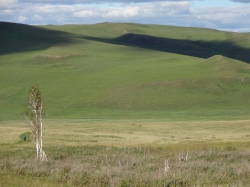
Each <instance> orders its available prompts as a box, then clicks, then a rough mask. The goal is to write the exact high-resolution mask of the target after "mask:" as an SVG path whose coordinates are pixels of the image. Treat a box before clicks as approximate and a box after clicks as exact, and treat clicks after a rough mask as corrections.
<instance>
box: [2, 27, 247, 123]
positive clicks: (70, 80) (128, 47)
mask: <svg viewBox="0 0 250 187" xmlns="http://www.w3.org/2000/svg"><path fill="white" fill-rule="evenodd" d="M0 34H1V39H0V40H1V42H0V54H1V55H0V80H1V84H0V88H1V91H0V106H1V107H0V119H1V120H7V119H18V118H20V116H21V113H22V111H24V110H25V109H26V104H27V90H28V89H29V87H30V86H31V85H33V84H34V83H37V84H38V85H39V86H40V89H41V91H42V94H43V96H44V101H45V104H46V113H47V114H48V117H49V118H165V119H167V120H182V119H187V118H188V119H207V118H210V119H222V118H227V119H235V118H237V119H243V118H248V117H249V111H248V109H249V105H250V100H249V99H248V97H249V94H250V87H249V84H250V79H249V78H250V73H249V71H250V66H249V64H248V62H250V56H249V55H247V54H249V50H250V43H249V37H250V36H249V35H248V34H239V33H231V32H221V31H216V30H208V29H198V28H182V27H171V26H158V25H138V24H119V23H102V24H96V25H62V26H53V25H49V26H40V27H38V26H37V27H34V26H28V25H20V24H13V23H0ZM2 36H4V37H2Z"/></svg>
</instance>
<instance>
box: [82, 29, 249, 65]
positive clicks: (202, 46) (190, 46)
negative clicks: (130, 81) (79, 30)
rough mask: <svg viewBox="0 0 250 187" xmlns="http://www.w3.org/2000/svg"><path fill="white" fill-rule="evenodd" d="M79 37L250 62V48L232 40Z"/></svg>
mask: <svg viewBox="0 0 250 187" xmlns="http://www.w3.org/2000/svg"><path fill="white" fill-rule="evenodd" d="M77 37H78V38H83V39H87V40H94V41H99V42H106V43H111V44H118V45H126V46H135V47H140V48H145V49H151V50H158V51H163V52H169V53H176V54H180V55H187V56H193V57H199V58H209V57H211V56H214V55H223V56H225V57H228V58H232V59H236V60H240V61H243V62H247V63H250V55H249V54H250V49H249V48H243V47H240V46H237V45H236V44H235V43H233V42H230V41H218V42H216V41H211V42H206V41H192V40H180V39H170V38H160V37H153V36H149V35H141V34H133V33H128V34H125V35H122V36H120V37H118V38H114V39H104V38H96V37H89V36H79V35H78V36H77Z"/></svg>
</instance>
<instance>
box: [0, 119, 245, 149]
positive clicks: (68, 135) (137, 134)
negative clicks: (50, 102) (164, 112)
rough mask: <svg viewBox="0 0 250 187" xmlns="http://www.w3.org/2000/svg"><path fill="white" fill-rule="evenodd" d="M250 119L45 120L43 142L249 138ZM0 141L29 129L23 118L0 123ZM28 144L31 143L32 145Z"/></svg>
mask: <svg viewBox="0 0 250 187" xmlns="http://www.w3.org/2000/svg"><path fill="white" fill-rule="evenodd" d="M249 124H250V121H249V120H231V121H179V122H170V121H159V120H156V121H154V120H134V121H130V120H80V119H70V120H46V121H45V122H44V145H45V146H53V145H66V146H71V145H73V146H83V145H89V144H91V145H104V146H142V145H150V146H157V145H172V144H187V145H188V144H190V146H191V145H193V144H199V143H210V144H211V143H230V142H234V143H235V142H248V141H250V125H249ZM0 128H1V131H0V136H1V143H2V144H14V143H16V142H18V141H20V140H19V135H20V134H22V133H25V132H28V131H29V130H30V129H29V124H28V123H27V122H25V121H5V122H0ZM31 146H33V145H32V144H31Z"/></svg>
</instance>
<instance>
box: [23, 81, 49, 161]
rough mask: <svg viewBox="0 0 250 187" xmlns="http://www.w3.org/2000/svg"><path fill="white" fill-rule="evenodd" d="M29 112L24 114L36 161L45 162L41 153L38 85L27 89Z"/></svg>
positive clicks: (41, 129) (41, 126) (41, 102)
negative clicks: (29, 128)
mask: <svg viewBox="0 0 250 187" xmlns="http://www.w3.org/2000/svg"><path fill="white" fill-rule="evenodd" d="M28 93H29V109H30V110H29V111H26V112H25V117H26V119H27V120H28V121H29V123H30V125H31V133H32V140H33V142H34V143H35V145H36V155H37V159H38V160H40V161H47V157H46V154H45V152H44V151H43V120H44V118H45V114H44V111H43V109H44V104H43V100H42V95H41V92H40V90H39V88H38V85H34V86H31V88H30V89H29V92H28Z"/></svg>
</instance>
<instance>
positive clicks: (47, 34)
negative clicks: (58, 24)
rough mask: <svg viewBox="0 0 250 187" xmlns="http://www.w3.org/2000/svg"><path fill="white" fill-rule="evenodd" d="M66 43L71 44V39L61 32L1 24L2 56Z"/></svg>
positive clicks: (0, 46) (0, 43) (0, 45)
mask: <svg viewBox="0 0 250 187" xmlns="http://www.w3.org/2000/svg"><path fill="white" fill-rule="evenodd" d="M65 42H66V43H67V42H70V38H69V37H67V35H66V34H65V33H63V32H60V31H53V30H48V29H43V28H39V27H36V26H29V25H24V24H18V23H8V22H0V55H2V54H8V53H15V52H24V51H35V50H42V49H46V48H49V47H51V46H53V45H55V44H59V43H65Z"/></svg>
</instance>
